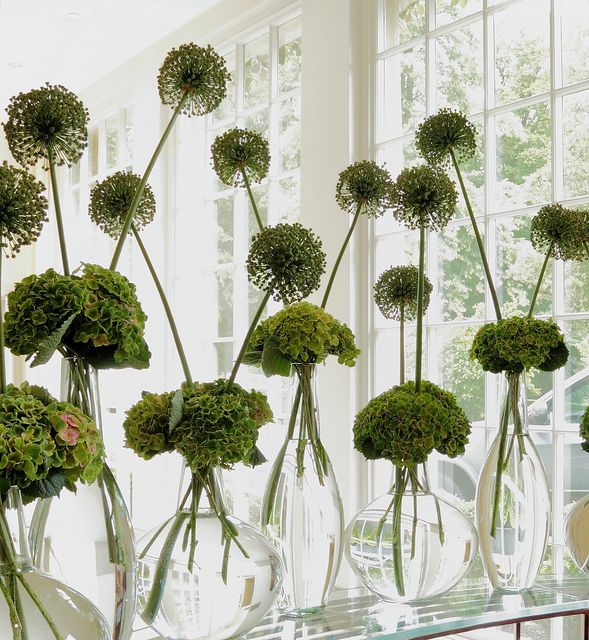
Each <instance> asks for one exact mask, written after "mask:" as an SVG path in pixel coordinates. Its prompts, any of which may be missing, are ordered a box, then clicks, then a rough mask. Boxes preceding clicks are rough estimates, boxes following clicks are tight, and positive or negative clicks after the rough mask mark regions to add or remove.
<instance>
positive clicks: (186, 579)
mask: <svg viewBox="0 0 589 640" xmlns="http://www.w3.org/2000/svg"><path fill="white" fill-rule="evenodd" d="M227 518H228V520H229V521H230V522H231V523H232V524H233V526H234V527H235V531H236V532H237V540H238V541H239V545H241V547H242V549H240V548H239V547H238V546H237V545H236V544H235V543H233V544H231V545H230V547H229V553H228V555H227V556H226V555H225V550H226V546H225V539H224V531H223V527H222V524H221V521H220V520H219V518H218V517H217V515H216V514H215V513H214V512H213V511H211V510H208V509H199V511H198V514H197V515H196V537H197V544H196V547H195V549H194V559H193V560H194V562H193V564H192V569H190V568H189V567H190V566H191V564H190V557H189V556H190V544H186V541H187V538H188V537H189V536H188V535H187V531H186V529H187V527H188V523H189V520H190V511H189V510H181V511H179V512H178V513H177V514H176V515H175V516H173V517H172V518H170V519H169V520H168V521H167V522H166V523H164V525H162V526H160V527H158V528H156V529H154V530H153V531H150V532H149V533H147V534H146V535H145V536H144V537H143V538H141V539H140V540H139V543H138V549H139V550H140V553H139V564H138V613H139V615H140V616H141V618H142V619H143V621H144V622H146V623H147V624H149V625H150V626H151V627H152V628H153V629H154V630H155V631H156V632H157V633H158V634H160V635H161V636H162V637H164V638H168V639H169V640H205V639H206V640H223V639H224V638H233V637H240V636H241V635H242V634H244V633H247V632H248V631H249V630H250V629H252V628H253V627H254V626H255V625H256V624H257V623H258V622H259V621H260V620H261V619H262V618H263V617H264V616H265V615H266V613H267V612H268V611H269V610H270V608H271V607H272V605H273V604H274V601H275V599H276V596H277V594H278V591H279V589H280V584H281V579H282V565H281V562H280V558H279V557H278V555H277V553H276V551H275V549H274V548H273V547H272V545H270V543H269V542H268V540H267V539H266V538H265V537H264V536H263V535H262V533H261V532H259V531H257V530H256V529H254V528H253V527H251V526H250V525H248V524H246V523H244V522H242V521H240V520H238V519H237V518H234V517H232V516H227ZM162 558H166V559H167V561H168V562H167V568H165V569H164V570H162V569H161V568H159V567H158V565H159V563H160V562H161V559H162ZM224 566H225V571H226V575H225V576H224V575H223V572H224ZM154 588H155V589H157V590H158V591H157V595H156V593H154Z"/></svg>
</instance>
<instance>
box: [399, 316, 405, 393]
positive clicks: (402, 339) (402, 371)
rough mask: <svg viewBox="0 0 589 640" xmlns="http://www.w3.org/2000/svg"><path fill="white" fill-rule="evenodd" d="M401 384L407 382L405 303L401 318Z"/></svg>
mask: <svg viewBox="0 0 589 640" xmlns="http://www.w3.org/2000/svg"><path fill="white" fill-rule="evenodd" d="M399 384H405V305H401V317H400V318H399Z"/></svg>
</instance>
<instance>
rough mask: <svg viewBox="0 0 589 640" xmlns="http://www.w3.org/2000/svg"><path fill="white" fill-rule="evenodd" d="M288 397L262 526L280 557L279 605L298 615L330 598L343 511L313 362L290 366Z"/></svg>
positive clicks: (339, 555)
mask: <svg viewBox="0 0 589 640" xmlns="http://www.w3.org/2000/svg"><path fill="white" fill-rule="evenodd" d="M291 398H292V405H291V406H292V412H291V416H290V420H289V424H288V433H287V437H286V441H285V443H284V445H283V446H282V449H281V450H280V453H279V454H278V457H277V459H276V461H275V463H274V465H273V467H272V471H271V473H270V477H269V479H268V484H267V486H266V491H265V495H264V501H263V506H262V528H263V530H264V532H265V534H266V535H267V536H268V538H269V539H270V541H271V542H272V543H273V544H274V545H275V547H276V548H277V549H278V551H279V554H280V556H281V558H282V561H283V563H284V568H285V571H284V581H283V586H282V591H281V594H280V596H279V598H278V604H279V607H280V609H281V610H282V611H283V613H285V614H286V615H290V616H301V615H307V614H311V613H315V612H317V611H319V610H321V609H322V608H323V607H324V606H325V605H326V604H327V602H328V600H329V597H330V595H331V591H332V589H333V587H334V584H335V580H336V577H337V573H338V570H339V567H340V564H341V559H342V552H343V533H344V513H343V507H342V502H341V498H340V494H339V489H338V486H337V482H336V479H335V474H334V471H333V467H332V466H331V462H330V460H329V457H328V455H327V452H326V451H325V449H324V447H323V444H322V442H321V438H320V435H319V411H318V405H317V390H316V365H314V364H295V365H293V366H292V369H291Z"/></svg>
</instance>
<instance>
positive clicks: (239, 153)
mask: <svg viewBox="0 0 589 640" xmlns="http://www.w3.org/2000/svg"><path fill="white" fill-rule="evenodd" d="M211 156H212V159H213V168H214V169H215V173H216V174H217V176H218V177H219V180H220V181H221V182H222V183H223V184H226V185H228V186H230V187H238V186H244V184H245V180H246V178H247V180H248V181H249V182H261V181H262V180H263V179H264V178H265V177H266V176H267V175H268V168H269V166H270V148H269V146H268V141H267V140H266V139H265V138H264V137H263V136H261V135H260V134H259V133H256V132H255V131H248V130H247V129H229V131H226V132H225V133H223V134H221V135H219V136H217V137H216V138H215V141H214V142H213V144H212V146H211Z"/></svg>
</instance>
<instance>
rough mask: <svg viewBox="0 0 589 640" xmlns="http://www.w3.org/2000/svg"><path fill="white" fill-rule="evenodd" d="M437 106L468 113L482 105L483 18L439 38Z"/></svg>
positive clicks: (437, 45) (479, 108)
mask: <svg viewBox="0 0 589 640" xmlns="http://www.w3.org/2000/svg"><path fill="white" fill-rule="evenodd" d="M436 66H437V73H438V87H437V88H438V95H437V102H438V106H451V107H454V108H458V109H460V110H461V111H464V112H465V113H473V112H476V111H481V110H482V108H483V95H484V93H483V23H482V20H481V21H479V22H476V23H475V24H471V25H469V26H467V27H463V28H462V29H457V30H455V31H451V32H450V33H448V34H445V35H443V36H440V37H439V38H437V39H436Z"/></svg>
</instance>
